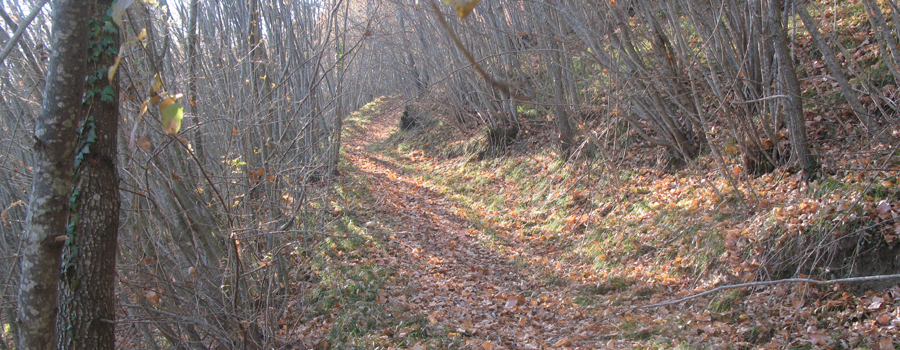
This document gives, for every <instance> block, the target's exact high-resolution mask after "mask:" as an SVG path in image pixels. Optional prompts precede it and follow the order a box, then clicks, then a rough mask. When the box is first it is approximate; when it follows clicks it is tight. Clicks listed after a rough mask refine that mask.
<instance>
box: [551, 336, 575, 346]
mask: <svg viewBox="0 0 900 350" xmlns="http://www.w3.org/2000/svg"><path fill="white" fill-rule="evenodd" d="M569 345H572V342H570V341H569V339H567V338H562V339H560V340H559V341H558V342H556V343H555V344H553V347H554V348H561V347H563V346H569Z"/></svg>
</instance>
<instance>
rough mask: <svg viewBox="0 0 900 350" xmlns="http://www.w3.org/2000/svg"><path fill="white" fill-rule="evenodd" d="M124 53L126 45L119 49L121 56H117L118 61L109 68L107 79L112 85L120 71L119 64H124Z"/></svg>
mask: <svg viewBox="0 0 900 350" xmlns="http://www.w3.org/2000/svg"><path fill="white" fill-rule="evenodd" d="M122 52H125V45H122V47H120V48H119V55H118V56H116V60H115V61H114V62H113V65H112V66H110V67H109V73H107V74H106V78H107V79H108V80H109V82H110V83H111V82H112V80H113V78H114V77H115V76H116V71H117V70H119V63H122Z"/></svg>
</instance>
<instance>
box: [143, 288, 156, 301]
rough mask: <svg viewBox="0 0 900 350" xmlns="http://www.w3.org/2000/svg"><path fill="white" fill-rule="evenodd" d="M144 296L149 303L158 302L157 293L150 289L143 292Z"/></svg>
mask: <svg viewBox="0 0 900 350" xmlns="http://www.w3.org/2000/svg"><path fill="white" fill-rule="evenodd" d="M144 298H147V301H149V302H151V303H154V304H159V295H158V294H156V292H154V291H152V290H148V291H147V293H146V294H144Z"/></svg>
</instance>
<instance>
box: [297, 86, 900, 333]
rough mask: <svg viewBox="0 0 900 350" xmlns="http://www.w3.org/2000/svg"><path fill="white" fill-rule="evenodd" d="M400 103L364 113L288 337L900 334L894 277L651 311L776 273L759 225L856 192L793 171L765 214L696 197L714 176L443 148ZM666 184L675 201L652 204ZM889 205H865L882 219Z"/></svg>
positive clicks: (766, 199) (739, 293)
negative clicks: (615, 171)
mask: <svg viewBox="0 0 900 350" xmlns="http://www.w3.org/2000/svg"><path fill="white" fill-rule="evenodd" d="M401 111H402V108H400V107H398V102H396V101H393V100H389V99H380V100H378V101H376V103H373V104H370V105H369V106H367V107H366V108H364V109H363V110H361V111H360V112H358V113H357V114H355V116H354V117H351V118H350V119H349V120H348V125H347V129H348V133H346V135H347V136H346V139H345V148H344V150H343V152H344V156H345V162H344V163H342V164H341V166H340V171H341V176H340V177H339V178H338V180H337V184H336V185H335V186H336V189H337V190H336V195H335V198H334V200H333V201H332V205H333V209H331V210H330V211H331V214H332V217H333V221H332V223H333V225H332V226H331V227H332V229H333V231H332V232H331V233H328V234H326V235H325V236H324V237H323V241H322V244H320V247H322V249H323V250H324V251H322V252H321V256H319V257H315V258H313V259H312V260H311V262H310V264H309V266H310V267H309V268H310V272H309V273H310V274H311V275H315V276H316V277H313V278H310V279H309V280H310V281H312V283H305V284H304V285H303V286H301V287H302V290H303V294H304V295H305V296H306V299H305V300H304V301H303V304H304V305H303V309H304V310H305V311H304V316H302V317H301V319H298V321H297V326H296V327H294V329H293V330H291V331H290V334H288V336H289V337H292V338H295V339H301V340H302V342H303V343H304V344H306V345H307V346H310V347H314V348H340V349H345V348H346V349H392V348H397V349H400V348H405V349H458V348H466V349H484V350H492V349H551V348H552V349H556V348H559V349H604V348H613V349H618V348H628V349H631V348H646V349H668V348H681V349H697V348H735V349H756V348H771V349H786V348H790V349H815V348H835V349H840V348H846V349H853V348H863V349H894V348H895V347H896V346H900V340H898V339H900V286H894V287H890V284H888V285H887V286H881V289H877V290H874V288H871V286H864V287H860V286H858V285H851V284H845V283H843V284H841V283H839V284H827V285H821V286H819V285H813V284H809V283H783V284H774V285H766V286H754V287H748V288H739V289H728V290H724V291H721V292H719V293H711V294H709V295H705V296H702V297H699V298H696V299H691V300H687V301H684V302H679V303H674V304H669V305H665V306H656V307H649V308H637V306H640V305H649V304H654V303H660V302H664V301H669V300H675V299H678V298H682V297H685V296H690V295H693V294H696V293H699V292H702V291H705V290H709V289H712V288H714V287H716V286H722V285H728V284H737V283H742V282H750V281H754V280H760V278H759V276H760V275H761V274H760V273H759V272H758V269H759V265H760V264H761V262H760V261H759V259H761V257H768V258H770V259H774V260H777V259H776V258H775V255H772V254H766V252H763V251H762V250H765V246H763V245H759V244H751V242H755V241H764V240H765V239H766V238H765V237H755V236H754V234H756V235H761V234H759V233H754V234H751V233H748V232H750V231H753V232H770V231H772V230H775V231H777V232H782V233H783V232H790V229H781V228H778V227H781V226H784V227H789V226H791V225H795V226H797V227H808V226H809V225H811V224H809V221H810V220H813V219H818V218H820V217H819V216H816V215H815V214H817V213H819V212H820V210H818V209H820V208H831V207H838V206H839V205H840V203H845V202H840V203H837V202H830V201H828V200H827V199H825V198H826V197H827V196H824V197H823V195H822V194H817V195H815V196H817V197H816V198H813V199H810V198H811V197H808V196H800V195H798V193H801V194H802V193H811V192H815V191H809V190H807V189H804V190H803V191H801V190H800V189H797V187H798V186H799V187H802V185H798V183H799V182H800V177H799V176H793V175H784V174H782V175H781V177H779V178H778V180H779V181H778V182H779V183H787V184H788V185H787V186H788V187H790V186H793V189H792V190H784V189H780V188H779V189H778V190H776V189H774V188H769V187H766V186H765V185H759V184H758V185H755V186H757V187H756V188H757V192H758V193H760V194H758V196H759V197H758V198H756V199H755V200H756V201H758V202H756V203H755V204H754V208H757V209H756V210H752V211H750V212H747V211H746V210H745V209H742V208H746V207H745V206H741V205H737V204H735V201H736V200H734V198H731V199H728V200H723V199H721V198H720V199H717V200H710V202H708V203H707V202H703V200H702V199H697V198H695V197H691V195H692V194H693V193H695V192H696V193H698V194H697V196H709V197H713V193H712V192H711V191H710V190H708V189H707V190H704V189H705V188H706V187H708V186H704V185H703V184H702V181H699V180H691V179H690V177H693V178H697V177H699V178H703V176H705V174H700V176H697V174H689V175H691V176H689V177H669V176H668V175H665V174H662V173H661V172H656V171H636V172H635V173H634V174H633V175H632V176H631V177H630V179H631V180H629V181H625V182H624V183H616V184H606V185H604V186H605V188H603V189H598V188H596V187H591V186H587V187H584V186H581V185H579V184H583V183H585V182H587V183H597V182H598V181H593V180H591V178H587V177H588V176H589V175H588V173H590V169H588V170H584V169H581V168H578V167H573V166H571V165H567V164H560V163H555V164H554V163H553V162H552V156H547V155H544V154H530V155H526V156H521V155H520V156H516V157H512V158H509V159H505V160H504V159H499V160H493V161H477V162H476V161H473V160H472V157H469V158H466V157H461V158H460V157H457V158H449V157H441V156H439V155H437V154H436V152H432V151H429V149H428V148H429V143H444V144H445V145H446V143H447V140H437V139H436V138H440V137H441V136H435V135H434V134H419V135H414V136H413V137H408V136H405V135H406V134H407V133H406V132H401V131H398V126H399V116H400V114H401ZM413 133H415V131H414V132H413ZM445 136H446V135H445ZM411 139H416V141H415V142H411V141H410V140H411ZM416 145H418V146H422V147H417V146H416ZM442 147H443V146H442ZM420 148H422V149H420ZM525 163H529V164H530V165H527V166H525V165H523V164H525ZM532 163H533V164H532ZM540 164H543V165H540ZM528 167H531V168H528ZM535 169H537V170H535ZM587 180H591V181H587ZM629 183H630V184H629ZM648 183H650V184H657V185H653V186H657V187H647V184H648ZM658 184H665V185H658ZM717 184H718V186H720V187H719V188H725V187H727V186H726V185H722V184H721V183H717ZM791 184H793V185H791ZM638 185H640V186H638ZM659 186H662V187H659ZM667 186H668V187H667ZM713 191H715V190H713ZM651 192H652V194H653V195H651ZM766 193H769V194H768V195H767V194H766ZM891 193H893V192H891ZM657 194H666V195H668V196H671V197H672V198H668V200H670V201H671V202H670V203H668V204H666V203H664V202H665V201H666V200H667V199H657V200H654V199H653V198H652V197H654V196H656V195H657ZM717 194H718V193H717ZM720 195H721V194H720ZM604 196H606V197H604ZM779 196H783V197H779ZM638 197H640V198H638ZM644 197H649V198H648V199H644ZM602 198H607V199H608V200H600V199H602ZM673 198H674V199H673ZM867 200H869V199H867ZM779 201H782V202H783V203H779ZM760 202H761V203H760ZM675 203H677V204H678V207H679V208H683V210H681V211H679V210H675V209H673V208H674V204H675ZM876 203H877V202H876ZM881 203H882V205H881V208H880V209H879V206H878V205H877V204H876V205H872V206H870V207H864V208H862V209H860V210H862V211H865V210H869V211H871V212H872V213H873V214H872V215H875V216H877V215H878V214H879V213H880V214H884V212H883V211H884V210H886V209H885V208H884V202H883V201H882V202H881ZM626 204H627V205H626ZM843 205H847V204H843ZM704 206H706V207H708V208H707V209H705V210H704V209H698V208H701V207H704ZM846 210H847V209H845V211H846ZM832 211H833V210H832ZM888 211H890V210H888ZM821 212H825V210H824V209H823V210H821ZM760 215H769V216H763V219H760V217H761V216H760ZM822 215H824V214H822ZM689 216H690V217H689ZM820 216H821V215H820ZM882 216H883V215H882ZM792 217H793V218H792ZM795 218H800V220H801V221H797V220H795ZM768 219H771V220H768ZM779 220H780V221H779ZM753 225H755V226H753ZM766 225H768V226H766ZM763 226H765V227H763ZM761 227H763V228H761ZM791 227H792V226H791ZM782 230H783V231H782ZM833 231H834V230H831V231H829V232H833ZM766 237H768V236H766ZM769 242H771V241H769ZM784 242H787V241H784ZM784 242H783V241H778V244H779V246H778V247H780V248H781V249H785V247H783V246H782V243H784ZM784 244H786V245H789V244H787V243H784ZM891 247H892V248H893V246H891ZM798 252H799V251H798ZM802 253H804V254H810V253H808V252H806V251H802ZM798 254H799V253H798ZM779 259H784V258H783V257H781V258H779ZM762 263H765V261H763V262H762ZM763 265H765V264H763Z"/></svg>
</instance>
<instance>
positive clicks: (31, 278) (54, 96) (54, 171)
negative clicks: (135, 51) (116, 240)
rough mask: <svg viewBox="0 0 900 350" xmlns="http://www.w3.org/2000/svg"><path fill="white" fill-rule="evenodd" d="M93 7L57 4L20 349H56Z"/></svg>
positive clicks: (22, 287)
mask: <svg viewBox="0 0 900 350" xmlns="http://www.w3.org/2000/svg"><path fill="white" fill-rule="evenodd" d="M89 8H90V2H88V1H82V0H59V1H55V2H54V3H53V16H52V18H53V37H52V40H51V43H52V50H53V51H52V53H51V54H50V65H49V69H48V75H47V85H46V87H45V88H44V102H43V105H42V106H41V114H40V116H39V118H38V120H37V122H36V123H35V126H34V139H35V144H34V150H35V166H34V175H33V180H32V189H31V199H30V202H29V207H28V218H27V222H28V228H27V231H26V233H25V239H24V243H23V249H22V253H21V257H22V261H21V263H22V273H21V282H20V284H19V299H18V303H19V311H18V320H17V321H18V322H19V344H18V347H17V348H18V349H51V348H54V347H55V345H54V343H55V342H56V335H55V333H56V288H57V282H58V280H59V262H60V253H61V251H62V247H63V244H64V240H63V238H65V237H66V224H67V223H68V217H69V215H68V214H69V197H70V194H71V192H72V164H73V161H74V153H75V143H76V140H75V129H76V126H75V122H76V120H77V118H78V115H79V114H80V113H81V111H82V109H81V99H82V96H83V94H84V76H85V72H86V70H85V57H86V52H87V51H86V50H87V39H88V26H87V18H88V15H89V12H88V11H89Z"/></svg>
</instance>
